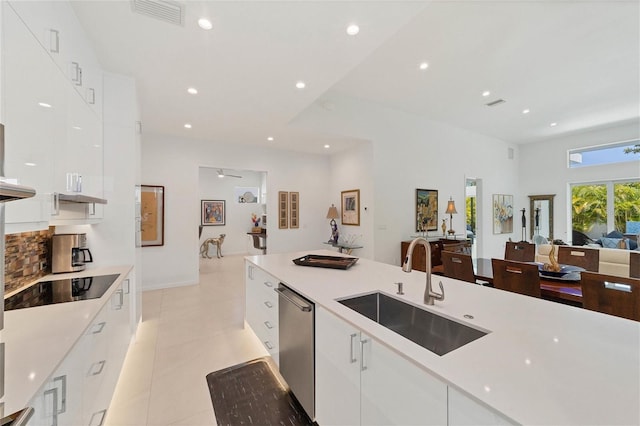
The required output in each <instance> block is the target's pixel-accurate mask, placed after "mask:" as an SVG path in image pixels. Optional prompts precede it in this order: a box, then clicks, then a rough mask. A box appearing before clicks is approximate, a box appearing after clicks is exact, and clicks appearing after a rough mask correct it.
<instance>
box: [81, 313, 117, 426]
mask: <svg viewBox="0 0 640 426" xmlns="http://www.w3.org/2000/svg"><path fill="white" fill-rule="evenodd" d="M110 303H111V301H109V302H107V304H106V305H105V306H104V307H103V308H102V309H101V310H100V312H99V313H98V315H97V316H96V318H95V319H94V321H93V323H92V325H91V326H90V327H89V328H88V329H87V332H86V333H85V339H86V341H87V356H86V357H85V360H84V368H83V370H84V384H83V401H82V424H83V425H89V424H97V423H96V422H99V421H101V420H102V419H103V418H104V416H105V415H106V408H107V407H105V404H104V400H105V398H106V397H107V395H106V391H105V389H106V384H107V381H108V379H107V376H108V375H109V372H110V369H111V370H113V369H115V368H116V366H115V365H112V363H111V362H110V360H109V345H110V344H111V342H110V340H111V337H112V336H113V331H112V330H113V328H114V324H113V322H112V318H110V314H109V311H110V308H111V307H110Z"/></svg>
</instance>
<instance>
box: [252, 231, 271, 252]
mask: <svg viewBox="0 0 640 426" xmlns="http://www.w3.org/2000/svg"><path fill="white" fill-rule="evenodd" d="M251 237H252V238H253V248H257V249H258V250H262V254H267V242H266V239H265V241H264V243H263V242H262V237H261V236H259V235H252V236H251Z"/></svg>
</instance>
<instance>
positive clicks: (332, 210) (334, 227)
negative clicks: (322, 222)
mask: <svg viewBox="0 0 640 426" xmlns="http://www.w3.org/2000/svg"><path fill="white" fill-rule="evenodd" d="M339 217H340V215H339V214H338V209H337V208H336V206H334V205H333V204H331V207H329V211H327V219H331V222H329V225H331V237H330V238H329V242H330V243H333V244H337V243H338V236H339V234H338V224H337V223H336V219H337V218H339Z"/></svg>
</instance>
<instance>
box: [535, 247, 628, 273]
mask: <svg viewBox="0 0 640 426" xmlns="http://www.w3.org/2000/svg"><path fill="white" fill-rule="evenodd" d="M589 247H590V248H595V249H596V250H600V256H599V264H598V272H599V273H601V274H607V275H615V276H617V277H628V276H629V253H630V251H629V250H627V249H617V248H605V247H600V246H596V247H593V246H589ZM550 252H551V244H540V245H538V247H537V250H536V262H542V263H549V253H550ZM555 259H556V260H557V259H558V246H556V251H555Z"/></svg>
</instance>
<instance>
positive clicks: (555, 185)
mask: <svg viewBox="0 0 640 426" xmlns="http://www.w3.org/2000/svg"><path fill="white" fill-rule="evenodd" d="M639 137H640V124H639V123H638V121H636V122H635V123H630V124H629V123H627V124H621V125H618V126H614V127H609V128H604V129H600V130H592V131H588V132H581V133H575V134H573V135H570V136H565V137H561V138H554V139H550V140H547V141H544V142H539V143H535V144H529V145H522V147H521V148H520V153H521V155H520V159H519V168H520V200H519V203H520V204H522V205H526V208H527V212H528V211H529V198H528V197H527V196H528V195H537V194H556V197H555V200H554V211H553V212H554V215H553V216H554V217H553V235H554V238H556V239H562V240H564V241H565V242H567V243H569V242H571V229H570V227H569V225H570V224H569V222H570V220H571V196H570V189H569V185H570V184H572V183H588V182H595V181H603V180H617V179H630V178H634V179H638V178H640V163H639V162H637V161H636V162H627V163H619V164H615V165H603V166H590V167H579V168H573V169H570V168H568V167H567V156H568V154H567V151H568V150H569V149H573V148H584V147H588V146H595V145H602V144H608V143H614V142H621V141H627V140H633V139H638V138H639ZM527 215H528V213H527ZM609 231H611V230H609Z"/></svg>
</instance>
